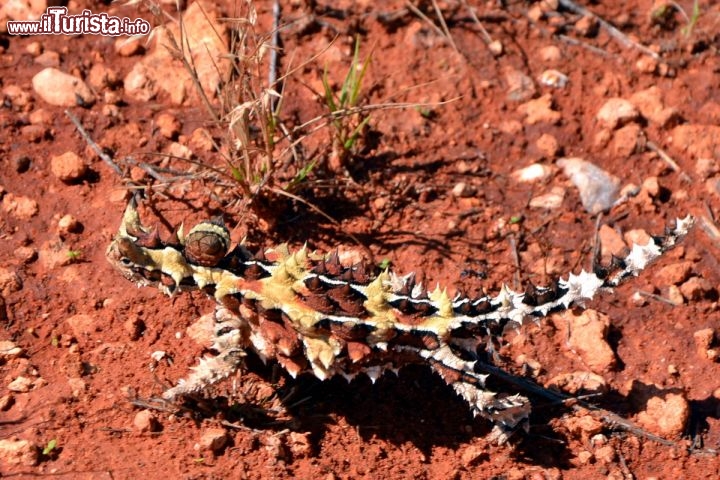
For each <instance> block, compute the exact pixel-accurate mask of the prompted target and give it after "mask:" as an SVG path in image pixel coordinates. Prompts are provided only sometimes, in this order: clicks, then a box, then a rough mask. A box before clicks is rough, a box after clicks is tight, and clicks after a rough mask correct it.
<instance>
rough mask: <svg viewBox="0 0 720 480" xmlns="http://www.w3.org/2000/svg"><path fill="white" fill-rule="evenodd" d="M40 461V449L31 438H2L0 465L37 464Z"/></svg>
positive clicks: (28, 465) (30, 465) (0, 442)
mask: <svg viewBox="0 0 720 480" xmlns="http://www.w3.org/2000/svg"><path fill="white" fill-rule="evenodd" d="M37 462H38V449H37V447H36V446H35V445H34V444H33V443H32V442H31V441H30V440H18V439H1V440H0V465H2V464H5V465H23V466H26V467H32V466H35V465H36V464H37Z"/></svg>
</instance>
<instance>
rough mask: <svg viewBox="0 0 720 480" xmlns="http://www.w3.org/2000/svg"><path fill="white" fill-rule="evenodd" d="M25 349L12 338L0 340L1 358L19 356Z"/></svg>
mask: <svg viewBox="0 0 720 480" xmlns="http://www.w3.org/2000/svg"><path fill="white" fill-rule="evenodd" d="M22 352H23V349H22V348H20V347H18V346H17V345H15V343H13V342H11V341H10V340H0V358H10V357H17V356H18V355H20V354H21V353H22Z"/></svg>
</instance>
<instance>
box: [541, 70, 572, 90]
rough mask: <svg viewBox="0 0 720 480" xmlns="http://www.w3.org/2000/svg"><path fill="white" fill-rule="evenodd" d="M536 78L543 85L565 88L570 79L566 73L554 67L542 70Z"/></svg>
mask: <svg viewBox="0 0 720 480" xmlns="http://www.w3.org/2000/svg"><path fill="white" fill-rule="evenodd" d="M538 80H539V81H540V83H542V84H543V85H546V86H548V87H553V88H565V87H566V86H567V84H568V82H569V81H570V79H569V78H568V76H567V75H565V74H564V73H562V72H560V71H558V70H554V69H549V70H545V71H544V72H542V73H541V74H540V77H539V78H538Z"/></svg>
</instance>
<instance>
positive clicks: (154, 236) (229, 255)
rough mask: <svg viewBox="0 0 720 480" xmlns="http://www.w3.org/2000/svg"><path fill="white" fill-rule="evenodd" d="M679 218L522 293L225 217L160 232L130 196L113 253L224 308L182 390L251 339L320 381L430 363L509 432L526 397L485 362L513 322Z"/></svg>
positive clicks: (117, 260) (625, 268)
mask: <svg viewBox="0 0 720 480" xmlns="http://www.w3.org/2000/svg"><path fill="white" fill-rule="evenodd" d="M692 223H693V219H692V217H690V216H688V217H686V218H685V219H678V220H677V221H676V223H675V227H674V228H668V229H666V231H665V234H664V235H663V236H658V237H651V240H650V242H649V243H648V244H647V245H645V246H639V245H633V246H632V248H631V249H630V252H629V254H628V255H627V256H625V257H624V258H615V259H614V260H613V261H612V263H611V264H610V265H608V266H607V267H602V266H598V267H597V268H595V269H594V270H595V271H594V272H592V273H588V272H586V271H584V270H583V271H582V272H581V273H580V274H578V275H575V274H572V273H570V274H569V276H568V278H567V279H560V280H558V281H557V282H555V283H554V284H553V285H551V286H549V287H535V286H530V287H529V288H528V289H527V290H526V291H525V292H523V293H518V292H514V291H512V290H510V289H509V288H507V287H506V286H503V287H502V288H501V289H500V292H499V293H498V294H497V295H495V296H482V297H481V298H474V299H471V298H467V297H465V296H461V295H457V296H455V297H454V298H450V297H449V296H448V294H447V292H446V291H445V290H441V289H440V288H439V287H438V288H436V289H435V290H434V291H432V292H429V293H428V292H427V291H426V290H425V289H423V288H422V286H421V285H420V284H416V283H415V277H414V276H413V275H412V274H411V275H407V276H404V277H401V276H398V275H396V274H394V273H393V272H391V271H388V270H385V271H381V272H379V273H377V272H373V271H370V270H372V269H368V268H367V267H366V266H363V265H343V264H342V262H341V261H340V259H339V257H338V255H337V253H334V254H330V255H327V256H324V257H323V256H318V255H315V254H312V253H310V252H308V251H307V249H306V248H302V249H300V250H298V251H296V252H292V253H291V252H289V251H288V248H287V247H286V246H281V247H278V248H276V249H271V250H268V251H267V252H265V253H264V254H263V255H257V256H253V255H252V254H250V253H249V252H248V251H247V250H246V249H245V248H244V247H243V246H241V245H239V246H236V247H235V248H233V249H232V250H231V249H230V236H229V233H228V231H227V229H226V228H225V227H224V225H223V224H222V222H219V221H217V222H215V221H207V222H202V223H200V224H198V225H196V226H195V227H193V228H192V229H191V230H190V231H188V232H187V234H184V233H183V232H182V228H180V229H178V230H176V232H175V233H174V234H173V236H172V238H171V239H169V240H167V241H163V240H161V239H160V236H159V235H158V231H157V228H154V229H149V228H147V227H144V226H143V225H142V224H141V223H140V218H139V215H138V212H137V208H136V204H135V201H134V200H133V201H131V202H130V204H129V205H128V207H127V209H126V211H125V214H124V216H123V219H122V224H121V225H120V230H119V232H118V234H117V235H116V236H115V238H114V240H113V241H112V243H111V244H110V246H109V247H108V250H107V257H108V259H109V261H110V263H112V264H113V265H114V266H115V267H116V268H117V269H118V270H119V271H120V272H121V273H122V274H123V275H124V276H125V277H126V278H127V279H128V280H131V281H133V282H135V283H137V285H138V286H145V285H152V286H157V287H158V288H160V289H161V290H162V291H164V292H165V293H167V294H173V293H175V292H176V291H178V290H185V289H201V290H203V291H204V292H206V293H207V294H208V295H211V296H213V297H214V298H215V299H216V300H217V302H218V307H217V310H216V312H215V314H214V325H213V331H212V332H211V336H212V339H213V344H212V347H211V349H210V350H211V351H212V352H214V355H212V356H206V357H204V358H201V359H200V361H199V364H198V365H197V366H195V367H193V368H192V372H191V373H190V375H189V376H188V377H187V378H186V379H184V380H180V381H179V382H178V384H177V386H175V387H173V388H170V389H169V390H167V391H166V392H165V393H164V395H163V396H164V398H165V399H168V400H175V399H177V398H178V397H181V396H183V395H190V394H197V393H201V392H202V391H203V390H205V389H206V388H207V387H208V386H209V385H211V384H213V383H215V382H218V381H220V380H222V379H224V378H226V377H228V376H229V375H231V374H232V373H234V372H236V371H237V370H238V368H239V367H240V365H241V363H242V359H243V357H244V355H245V351H246V350H247V349H253V350H254V351H255V352H256V353H257V354H258V355H259V356H260V357H261V358H262V359H263V360H271V359H272V360H276V361H277V362H278V363H279V364H280V365H282V366H283V367H284V368H285V369H286V370H287V371H288V372H289V373H290V375H292V376H293V377H295V376H296V375H298V374H301V373H305V372H311V373H313V374H314V375H315V376H316V377H318V378H319V379H321V380H322V379H326V378H329V377H331V376H333V375H337V374H339V375H343V376H344V377H345V378H347V379H348V380H350V379H352V378H353V377H355V376H356V375H357V374H359V373H365V374H367V375H368V376H369V377H370V378H371V379H372V380H373V381H374V380H375V379H377V378H378V377H379V376H380V375H381V374H382V373H383V372H384V371H385V370H392V371H397V370H398V369H399V368H401V367H402V366H403V365H407V364H409V363H423V364H427V365H429V366H430V368H431V369H432V370H433V371H434V372H436V373H438V374H439V375H440V376H441V377H442V378H443V379H444V380H445V382H447V383H448V384H449V385H451V386H452V387H453V388H454V389H455V391H456V392H457V393H458V394H459V395H460V396H461V397H462V398H464V399H465V400H466V401H467V402H468V403H469V404H470V408H471V409H472V411H473V413H474V414H475V415H481V416H482V417H484V418H487V419H488V420H490V421H492V422H493V423H494V424H495V427H496V428H495V435H496V436H497V437H498V438H506V437H507V434H510V433H512V431H515V430H516V429H517V428H518V427H521V426H522V427H526V425H527V419H528V416H529V414H530V402H529V400H528V399H527V398H526V397H524V396H522V395H519V394H515V395H505V394H498V393H495V392H492V391H489V390H487V389H486V388H485V380H486V378H487V375H485V374H482V373H480V369H479V368H477V367H478V365H477V362H479V361H481V359H484V358H486V357H487V356H488V353H489V352H490V351H492V348H493V347H492V345H493V341H494V340H497V339H498V338H499V336H500V335H502V332H503V329H504V328H505V326H506V325H508V324H511V323H515V324H522V322H523V320H524V319H526V318H536V319H537V318H541V317H544V316H547V315H548V314H549V313H551V312H554V311H559V310H563V309H567V308H569V307H570V306H572V305H575V304H581V303H582V301H583V300H586V299H592V298H593V296H594V295H595V294H596V293H598V292H599V291H600V290H604V289H611V288H613V287H616V286H618V285H619V284H620V283H621V282H623V281H624V280H626V279H628V278H630V277H633V276H636V275H638V274H639V273H640V271H642V270H643V269H644V268H645V267H646V266H647V265H648V264H650V263H651V262H652V261H654V260H656V259H657V258H658V257H660V256H661V255H662V254H663V253H664V252H666V251H667V250H669V249H671V248H673V247H674V246H675V245H676V244H677V243H678V242H679V241H681V240H682V239H683V237H685V235H686V234H687V232H688V230H689V229H690V227H691V226H692Z"/></svg>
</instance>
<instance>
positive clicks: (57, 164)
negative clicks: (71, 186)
mask: <svg viewBox="0 0 720 480" xmlns="http://www.w3.org/2000/svg"><path fill="white" fill-rule="evenodd" d="M50 170H51V171H52V173H53V175H55V176H56V177H57V178H58V179H60V180H62V181H63V182H65V183H72V182H76V181H78V180H80V179H81V178H82V177H83V176H84V175H85V174H86V173H87V172H88V167H87V165H85V162H83V160H82V158H80V157H79V156H78V155H77V154H76V153H75V152H65V153H63V154H62V155H56V156H54V157H52V158H51V159H50Z"/></svg>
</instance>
